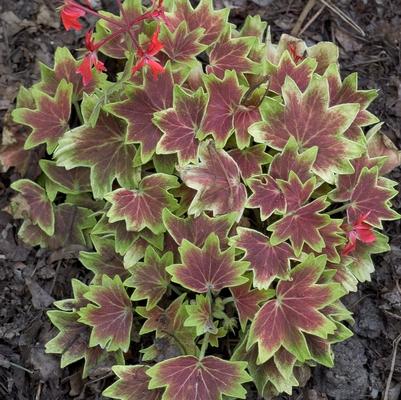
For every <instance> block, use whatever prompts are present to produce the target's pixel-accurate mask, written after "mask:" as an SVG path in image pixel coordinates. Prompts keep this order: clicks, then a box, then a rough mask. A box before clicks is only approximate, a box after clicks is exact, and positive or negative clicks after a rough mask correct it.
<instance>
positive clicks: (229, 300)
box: [223, 297, 234, 305]
mask: <svg viewBox="0 0 401 400" xmlns="http://www.w3.org/2000/svg"><path fill="white" fill-rule="evenodd" d="M233 301H234V297H226V298H225V299H224V300H223V304H224V305H225V304H228V303H232V302H233Z"/></svg>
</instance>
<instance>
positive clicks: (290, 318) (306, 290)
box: [247, 255, 344, 363]
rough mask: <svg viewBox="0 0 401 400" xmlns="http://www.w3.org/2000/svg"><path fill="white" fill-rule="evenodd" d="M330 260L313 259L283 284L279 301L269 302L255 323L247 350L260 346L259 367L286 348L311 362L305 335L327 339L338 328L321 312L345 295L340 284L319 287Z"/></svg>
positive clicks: (311, 256)
mask: <svg viewBox="0 0 401 400" xmlns="http://www.w3.org/2000/svg"><path fill="white" fill-rule="evenodd" d="M325 264H326V257H325V256H319V257H314V256H313V255H309V256H308V257H307V258H306V259H305V260H304V261H303V262H302V263H300V264H299V265H298V266H296V267H295V268H294V269H292V270H291V273H290V278H291V280H289V281H280V282H279V283H278V285H277V288H276V299H273V300H268V301H267V302H266V303H265V304H264V305H263V306H262V308H261V309H260V311H259V312H258V313H257V314H256V316H255V319H254V320H253V322H252V325H251V328H250V332H249V339H248V344H247V348H248V349H249V348H250V347H251V346H252V345H253V344H254V343H257V344H258V363H264V362H265V361H267V360H269V359H270V358H271V357H272V356H273V355H274V353H275V352H276V351H277V350H278V349H279V348H280V346H283V347H284V348H285V349H286V350H287V351H289V352H290V353H291V354H293V355H294V356H296V357H297V359H298V360H299V361H301V362H303V361H305V360H306V359H309V358H311V355H310V352H309V349H308V346H307V343H306V340H305V336H304V333H310V334H312V335H315V336H318V337H321V338H327V336H328V335H329V334H331V333H333V332H334V331H335V330H336V325H335V324H334V322H332V321H331V320H330V319H329V318H328V317H326V316H325V315H324V314H322V312H320V311H319V310H321V309H322V308H324V307H325V306H327V305H329V304H331V303H333V302H334V301H335V300H337V299H338V298H339V297H341V296H342V295H343V294H344V293H343V291H342V289H341V286H340V285H339V284H336V283H332V284H317V283H316V282H317V281H318V279H319V278H320V276H321V274H322V273H323V270H324V268H325Z"/></svg>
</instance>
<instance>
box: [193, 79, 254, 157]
mask: <svg viewBox="0 0 401 400" xmlns="http://www.w3.org/2000/svg"><path fill="white" fill-rule="evenodd" d="M203 80H204V84H205V86H206V89H207V93H208V96H209V100H208V104H207V107H206V111H205V115H204V117H203V122H202V126H201V131H200V132H199V135H198V136H200V137H201V138H203V137H204V136H206V135H208V134H211V135H213V138H214V139H215V141H216V144H217V147H224V145H225V144H226V142H227V140H228V138H229V137H230V136H231V134H232V133H233V132H234V131H235V134H236V139H237V144H238V147H239V148H240V149H244V148H246V147H247V146H249V142H250V135H249V133H248V128H249V127H250V126H251V125H252V124H253V123H254V122H257V121H260V120H261V118H262V116H261V114H260V111H259V108H258V107H255V106H245V105H242V104H241V99H242V96H243V94H244V89H243V88H242V87H241V86H240V85H239V82H238V78H237V75H236V73H235V72H234V71H226V72H225V74H224V77H222V79H219V78H218V77H216V76H214V75H205V76H204V77H203Z"/></svg>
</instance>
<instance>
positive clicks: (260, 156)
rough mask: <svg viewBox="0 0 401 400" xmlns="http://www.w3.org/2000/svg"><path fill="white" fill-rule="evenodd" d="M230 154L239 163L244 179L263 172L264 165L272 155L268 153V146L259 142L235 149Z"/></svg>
mask: <svg viewBox="0 0 401 400" xmlns="http://www.w3.org/2000/svg"><path fill="white" fill-rule="evenodd" d="M228 154H229V155H230V156H231V157H232V158H233V159H234V161H235V162H236V163H237V164H238V166H239V169H240V171H241V176H242V178H243V179H248V178H251V177H252V176H254V175H260V174H261V173H262V165H265V164H268V163H269V162H270V161H271V160H272V156H271V155H270V154H268V153H266V146H265V145H263V144H257V145H255V146H251V147H248V148H245V149H243V150H241V149H233V150H230V151H229V152H228Z"/></svg>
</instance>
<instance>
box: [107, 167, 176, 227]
mask: <svg viewBox="0 0 401 400" xmlns="http://www.w3.org/2000/svg"><path fill="white" fill-rule="evenodd" d="M178 186H179V184H178V181H177V178H176V177H175V176H173V175H166V174H153V175H149V176H146V177H145V178H143V179H142V181H141V182H140V184H139V187H138V189H132V190H128V189H117V190H115V191H114V192H111V193H109V194H107V195H106V199H107V200H108V201H110V203H111V208H110V210H109V211H108V212H107V216H108V217H109V220H110V222H116V221H122V220H124V221H125V223H126V225H127V229H128V230H131V231H141V230H142V229H144V228H149V229H150V230H151V231H152V232H153V233H155V234H159V233H162V232H163V231H164V230H165V228H164V226H163V222H162V212H163V209H164V208H169V209H170V210H175V209H176V208H177V207H178V203H177V201H176V200H175V198H174V196H173V195H172V194H170V193H169V192H168V189H171V188H175V187H178Z"/></svg>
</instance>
